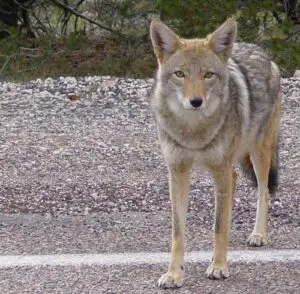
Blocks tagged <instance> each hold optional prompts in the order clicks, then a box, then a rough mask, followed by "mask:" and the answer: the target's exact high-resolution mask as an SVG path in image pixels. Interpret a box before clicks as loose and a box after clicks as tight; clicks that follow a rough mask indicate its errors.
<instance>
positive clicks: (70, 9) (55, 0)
mask: <svg viewBox="0 0 300 294" xmlns="http://www.w3.org/2000/svg"><path fill="white" fill-rule="evenodd" d="M50 1H51V2H53V3H54V4H55V5H56V6H58V7H60V8H62V9H65V10H68V11H69V12H71V13H72V14H74V15H76V16H78V17H80V18H82V19H84V20H86V21H88V22H90V23H92V24H94V25H96V26H98V27H99V28H101V29H103V30H106V31H109V32H111V33H113V34H117V35H120V33H119V32H116V31H114V30H112V29H111V28H109V27H106V26H104V25H102V24H101V23H99V22H96V21H94V20H92V19H89V18H88V17H86V16H85V15H83V14H81V13H79V12H78V11H76V10H75V9H73V8H72V7H70V6H66V5H64V4H63V3H61V2H60V1H58V0H50Z"/></svg>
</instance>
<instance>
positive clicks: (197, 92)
mask: <svg viewBox="0 0 300 294" xmlns="http://www.w3.org/2000/svg"><path fill="white" fill-rule="evenodd" d="M205 96H206V86H205V82H204V80H203V78H202V77H201V76H200V75H198V77H196V78H193V79H191V78H185V79H184V97H185V98H186V99H191V100H192V99H194V98H196V97H205Z"/></svg>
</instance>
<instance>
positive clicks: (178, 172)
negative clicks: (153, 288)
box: [158, 163, 191, 288]
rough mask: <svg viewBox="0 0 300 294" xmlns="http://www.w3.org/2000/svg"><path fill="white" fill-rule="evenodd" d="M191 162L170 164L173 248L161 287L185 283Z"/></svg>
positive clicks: (160, 283) (173, 286)
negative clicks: (186, 231) (185, 231)
mask: <svg viewBox="0 0 300 294" xmlns="http://www.w3.org/2000/svg"><path fill="white" fill-rule="evenodd" d="M190 168H191V164H190V163H181V164H180V165H176V166H169V167H168V169H169V190H170V197H171V202H172V250H171V261H170V264H169V269H168V271H167V273H165V274H164V275H162V276H161V277H160V279H159V280H158V286H159V287H161V288H177V287H181V286H182V284H183V275H184V229H185V222H186V213H187V202H188V192H189V176H190Z"/></svg>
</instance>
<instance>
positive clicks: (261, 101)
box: [150, 18, 281, 288]
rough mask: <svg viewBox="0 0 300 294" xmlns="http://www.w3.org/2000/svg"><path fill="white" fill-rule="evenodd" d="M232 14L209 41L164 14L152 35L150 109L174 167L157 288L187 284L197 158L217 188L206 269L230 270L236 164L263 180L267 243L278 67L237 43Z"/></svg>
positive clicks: (212, 272) (253, 241) (215, 274)
mask: <svg viewBox="0 0 300 294" xmlns="http://www.w3.org/2000/svg"><path fill="white" fill-rule="evenodd" d="M236 35H237V24H236V21H235V19H233V18H231V19H228V20H227V21H226V22H225V23H223V25H221V26H220V27H219V28H218V29H217V30H216V31H215V32H213V33H212V34H209V35H208V36H207V37H206V38H204V39H183V38H181V37H179V36H178V35H177V34H175V33H174V32H173V31H172V30H171V29H170V28H169V27H167V26H166V25H165V24H164V23H162V22H161V21H159V20H156V19H154V20H152V22H151V26H150V36H151V41H152V45H153V48H154V53H155V55H156V57H157V60H158V71H157V74H156V81H155V85H154V88H153V93H152V108H153V112H154V116H155V120H156V124H157V131H158V138H159V141H160V145H161V149H162V152H163V155H164V159H165V161H166V164H167V166H168V172H169V191H170V198H171V203H172V249H171V260H170V264H169V269H168V271H167V273H166V274H164V275H162V276H161V278H160V279H159V280H158V285H159V287H162V288H175V287H181V286H182V284H183V275H184V230H185V222H186V214H187V201H188V192H189V178H190V172H191V168H192V166H193V164H199V165H201V166H202V167H204V168H206V169H207V170H208V171H209V172H210V174H211V176H212V178H213V180H214V186H215V215H214V243H213V259H212V262H211V264H210V265H209V267H208V269H207V271H206V275H207V277H208V278H210V279H223V278H227V277H228V276H229V272H228V266H227V249H228V239H229V227H230V222H231V209H232V208H231V206H232V197H233V194H234V192H235V184H236V176H237V174H236V172H235V170H234V167H233V166H234V164H235V163H240V164H241V168H242V170H244V171H245V172H246V174H248V175H250V176H252V178H253V179H254V180H255V182H256V183H257V186H258V192H257V212H256V220H255V226H254V229H253V232H252V234H251V235H250V237H249V239H248V244H249V245H250V246H262V245H264V244H266V242H267V212H268V195H269V191H270V193H271V192H273V191H274V190H275V188H276V186H277V170H278V163H277V141H278V129H279V118H280V102H281V98H280V73H279V70H278V67H277V66H276V64H275V63H274V62H272V61H271V60H270V58H269V57H268V56H267V55H266V53H264V51H263V50H262V49H261V48H259V47H258V46H256V45H254V44H245V43H235V40H236Z"/></svg>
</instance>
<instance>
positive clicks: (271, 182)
mask: <svg viewBox="0 0 300 294" xmlns="http://www.w3.org/2000/svg"><path fill="white" fill-rule="evenodd" d="M240 164H241V168H242V171H243V173H244V174H245V175H246V176H247V177H248V178H250V180H252V182H253V183H254V184H255V186H256V187H257V179H256V175H255V172H254V169H253V165H252V162H251V159H250V155H249V154H247V155H246V156H245V157H244V158H243V159H242V160H241V161H240ZM278 166H279V158H278V145H277V146H276V148H275V149H274V151H273V153H272V159H271V165H270V169H269V179H268V188H269V192H270V193H271V194H272V193H274V192H275V191H276V189H277V186H278Z"/></svg>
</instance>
